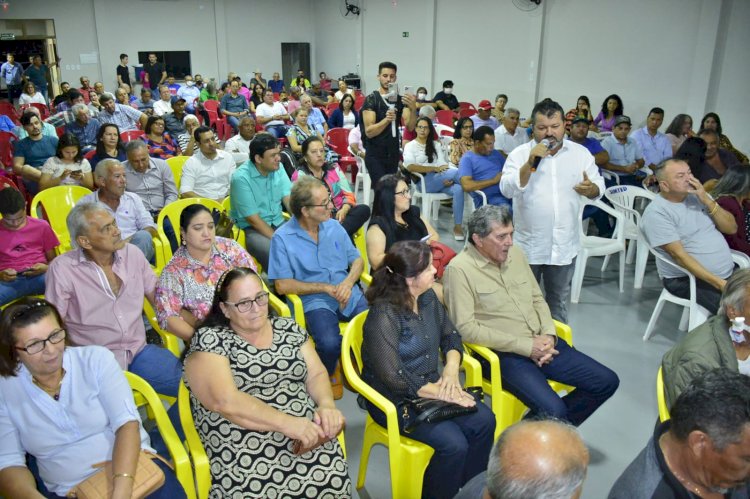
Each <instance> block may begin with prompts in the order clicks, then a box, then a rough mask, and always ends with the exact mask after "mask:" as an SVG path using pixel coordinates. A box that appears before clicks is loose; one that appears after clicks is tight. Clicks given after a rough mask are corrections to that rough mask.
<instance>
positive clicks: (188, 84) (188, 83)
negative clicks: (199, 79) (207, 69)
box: [185, 81, 195, 87]
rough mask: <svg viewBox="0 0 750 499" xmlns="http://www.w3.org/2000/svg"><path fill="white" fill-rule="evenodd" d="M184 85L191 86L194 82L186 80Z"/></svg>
mask: <svg viewBox="0 0 750 499" xmlns="http://www.w3.org/2000/svg"><path fill="white" fill-rule="evenodd" d="M185 85H187V86H188V87H192V86H193V85H195V82H194V81H186V82H185Z"/></svg>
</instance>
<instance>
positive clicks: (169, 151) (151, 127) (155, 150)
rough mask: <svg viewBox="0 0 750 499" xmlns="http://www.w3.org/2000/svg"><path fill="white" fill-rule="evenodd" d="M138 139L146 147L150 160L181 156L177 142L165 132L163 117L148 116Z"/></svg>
mask: <svg viewBox="0 0 750 499" xmlns="http://www.w3.org/2000/svg"><path fill="white" fill-rule="evenodd" d="M139 138H140V139H141V140H142V141H143V142H145V143H146V145H147V146H148V155H149V156H151V157H152V158H158V159H169V158H173V157H175V156H179V155H180V154H182V152H181V151H180V146H179V145H178V144H177V141H176V140H175V139H173V138H172V136H171V135H169V132H167V131H166V130H165V122H164V117H163V116H149V118H148V121H146V126H145V127H144V129H143V135H141V136H140V137H139Z"/></svg>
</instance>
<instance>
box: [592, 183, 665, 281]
mask: <svg viewBox="0 0 750 499" xmlns="http://www.w3.org/2000/svg"><path fill="white" fill-rule="evenodd" d="M604 196H605V197H606V198H607V199H608V200H609V201H610V202H611V203H612V205H613V206H614V207H615V209H616V210H617V211H619V212H621V213H622V214H623V215H624V217H625V239H626V240H629V241H631V242H630V245H629V246H628V252H627V255H626V258H625V261H626V263H629V264H630V263H633V258H635V280H634V281H633V287H634V288H635V289H641V287H642V286H643V276H644V274H645V273H646V262H647V261H648V244H646V242H645V241H644V240H643V236H642V234H641V232H640V231H639V230H638V226H639V225H640V223H641V214H640V213H639V212H638V211H637V210H636V209H635V206H636V202H637V201H638V199H639V198H640V199H648V200H653V199H654V198H655V197H656V194H654V193H653V192H651V191H648V190H646V189H643V188H641V187H635V186H632V185H615V186H612V187H608V188H607V190H606V191H604ZM608 263H609V256H606V257H605V258H604V264H603V265H602V270H604V269H605V268H606V267H607V264H608Z"/></svg>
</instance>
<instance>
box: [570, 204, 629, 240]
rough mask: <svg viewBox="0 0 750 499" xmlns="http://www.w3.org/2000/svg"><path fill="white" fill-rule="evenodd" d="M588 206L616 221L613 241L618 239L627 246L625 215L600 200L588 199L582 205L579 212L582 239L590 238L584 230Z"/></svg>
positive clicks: (579, 227)
mask: <svg viewBox="0 0 750 499" xmlns="http://www.w3.org/2000/svg"><path fill="white" fill-rule="evenodd" d="M588 205H593V206H596V207H597V208H599V209H600V210H602V211H604V212H605V213H607V214H608V215H609V216H611V217H612V218H614V219H615V231H614V233H613V234H612V239H618V240H620V241H622V243H623V244H625V215H623V214H622V213H621V212H619V211H618V210H615V209H614V208H612V207H611V206H609V205H608V204H606V203H603V202H602V201H600V200H598V199H587V200H586V201H585V202H581V203H580V209H579V212H578V232H579V235H580V237H581V239H583V238H585V237H590V236H587V235H586V233H585V232H584V230H583V227H584V225H583V210H584V209H585V208H586V206H588Z"/></svg>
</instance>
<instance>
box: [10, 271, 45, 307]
mask: <svg viewBox="0 0 750 499" xmlns="http://www.w3.org/2000/svg"><path fill="white" fill-rule="evenodd" d="M46 275H47V274H46V273H44V274H41V275H37V276H34V277H28V276H25V275H20V274H19V275H18V276H17V277H16V279H15V280H13V281H10V282H4V281H0V305H5V304H6V303H9V302H12V301H13V300H17V299H18V298H21V297H22V296H29V295H43V294H44V278H45V276H46Z"/></svg>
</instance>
